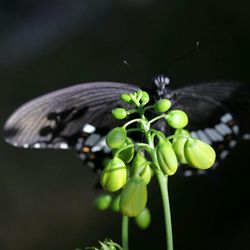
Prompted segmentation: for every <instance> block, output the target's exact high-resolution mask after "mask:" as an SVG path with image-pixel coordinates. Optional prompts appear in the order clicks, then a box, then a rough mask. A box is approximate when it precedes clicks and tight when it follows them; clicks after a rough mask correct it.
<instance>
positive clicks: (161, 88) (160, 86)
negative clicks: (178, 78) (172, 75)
mask: <svg viewBox="0 0 250 250" xmlns="http://www.w3.org/2000/svg"><path fill="white" fill-rule="evenodd" d="M153 82H154V85H155V87H156V92H157V95H158V96H159V97H163V96H164V95H165V94H166V92H167V89H168V86H169V84H170V80H169V78H168V77H166V76H164V75H159V76H156V77H154V79H153Z"/></svg>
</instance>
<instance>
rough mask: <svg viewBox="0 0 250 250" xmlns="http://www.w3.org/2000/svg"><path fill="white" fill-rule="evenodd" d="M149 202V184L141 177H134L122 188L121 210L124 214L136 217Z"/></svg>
mask: <svg viewBox="0 0 250 250" xmlns="http://www.w3.org/2000/svg"><path fill="white" fill-rule="evenodd" d="M146 203H147V186H146V184H145V182H144V181H143V180H142V179H141V178H140V177H132V178H131V179H129V180H128V182H127V184H126V186H125V188H124V189H123V190H122V193H121V199H120V211H121V212H122V214H123V215H126V216H129V217H135V216H137V215H138V214H140V213H141V212H142V210H143V209H144V208H145V206H146Z"/></svg>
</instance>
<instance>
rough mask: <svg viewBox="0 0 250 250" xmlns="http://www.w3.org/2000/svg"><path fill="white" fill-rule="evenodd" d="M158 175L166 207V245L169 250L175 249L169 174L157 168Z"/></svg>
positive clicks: (164, 207)
mask: <svg viewBox="0 0 250 250" xmlns="http://www.w3.org/2000/svg"><path fill="white" fill-rule="evenodd" d="M155 172H156V176H157V179H158V182H159V186H160V190H161V196H162V202H163V209H164V217H165V229H166V232H165V233H166V241H167V242H166V245H167V248H166V249H167V250H173V235H172V223H171V213H170V205H169V197H168V176H166V175H164V174H163V173H162V171H161V170H156V171H155Z"/></svg>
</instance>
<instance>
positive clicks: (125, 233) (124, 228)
mask: <svg viewBox="0 0 250 250" xmlns="http://www.w3.org/2000/svg"><path fill="white" fill-rule="evenodd" d="M128 222H129V218H128V216H125V215H123V216H122V248H123V250H128Z"/></svg>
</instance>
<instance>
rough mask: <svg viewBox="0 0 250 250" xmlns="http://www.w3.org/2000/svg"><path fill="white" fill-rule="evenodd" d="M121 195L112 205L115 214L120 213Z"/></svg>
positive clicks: (114, 199)
mask: <svg viewBox="0 0 250 250" xmlns="http://www.w3.org/2000/svg"><path fill="white" fill-rule="evenodd" d="M120 198H121V196H120V195H117V196H116V197H115V198H113V200H112V203H111V209H112V210H113V211H114V212H120Z"/></svg>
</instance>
